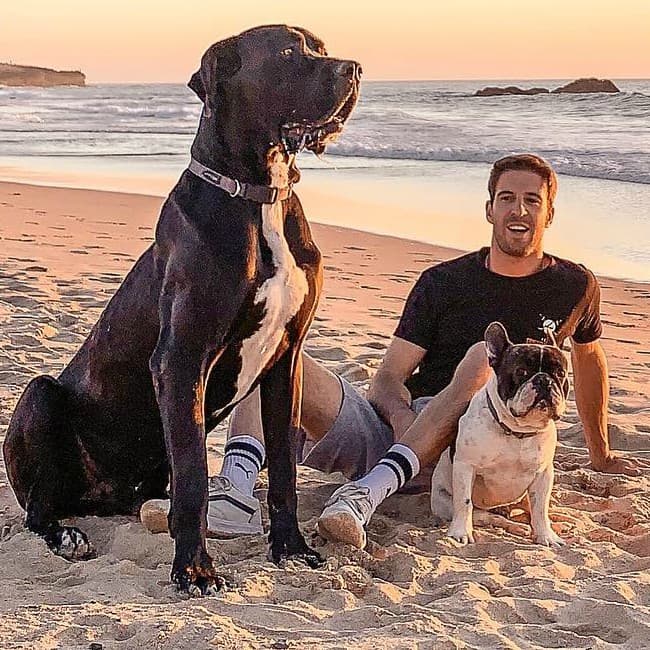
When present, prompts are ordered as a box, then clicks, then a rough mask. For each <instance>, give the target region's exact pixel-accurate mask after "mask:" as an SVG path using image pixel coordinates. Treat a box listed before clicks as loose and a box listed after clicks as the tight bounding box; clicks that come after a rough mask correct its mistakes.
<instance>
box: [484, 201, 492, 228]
mask: <svg viewBox="0 0 650 650" xmlns="http://www.w3.org/2000/svg"><path fill="white" fill-rule="evenodd" d="M485 218H486V219H487V220H488V223H494V217H493V216H492V201H491V200H490V199H488V200H487V201H486V202H485Z"/></svg>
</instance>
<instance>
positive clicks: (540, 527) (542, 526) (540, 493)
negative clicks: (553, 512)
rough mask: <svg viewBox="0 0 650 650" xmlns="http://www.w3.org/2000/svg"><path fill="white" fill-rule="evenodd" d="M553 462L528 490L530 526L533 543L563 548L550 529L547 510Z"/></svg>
mask: <svg viewBox="0 0 650 650" xmlns="http://www.w3.org/2000/svg"><path fill="white" fill-rule="evenodd" d="M553 476H554V470H553V462H552V461H551V462H550V463H549V464H548V465H547V466H546V467H545V468H544V469H543V470H541V471H540V472H539V473H538V474H536V475H535V478H534V479H533V482H532V483H531V485H530V487H529V488H528V498H529V500H530V526H531V528H532V529H533V541H535V542H537V543H538V544H542V545H544V546H555V547H558V546H564V544H565V542H564V540H563V539H562V538H561V537H560V536H559V535H558V534H557V533H556V532H555V531H554V530H553V529H552V528H551V520H550V518H549V516H548V509H549V505H550V503H551V490H552V489H553Z"/></svg>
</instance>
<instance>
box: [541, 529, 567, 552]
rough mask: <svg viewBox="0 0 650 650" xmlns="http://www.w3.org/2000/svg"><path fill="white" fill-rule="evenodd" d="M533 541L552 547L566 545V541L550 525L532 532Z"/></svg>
mask: <svg viewBox="0 0 650 650" xmlns="http://www.w3.org/2000/svg"><path fill="white" fill-rule="evenodd" d="M533 541H534V542H535V544H541V545H542V546H550V547H552V548H560V547H561V546H565V545H566V542H565V541H564V540H563V539H562V538H561V537H560V536H559V535H558V534H557V533H556V532H555V531H554V530H553V529H552V528H551V527H550V526H549V527H548V528H545V529H543V530H541V531H539V532H533Z"/></svg>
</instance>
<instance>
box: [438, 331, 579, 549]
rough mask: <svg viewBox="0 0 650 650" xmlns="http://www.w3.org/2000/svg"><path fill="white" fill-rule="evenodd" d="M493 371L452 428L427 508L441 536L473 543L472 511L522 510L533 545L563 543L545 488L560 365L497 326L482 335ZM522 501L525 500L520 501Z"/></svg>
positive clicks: (565, 385) (561, 360)
mask: <svg viewBox="0 0 650 650" xmlns="http://www.w3.org/2000/svg"><path fill="white" fill-rule="evenodd" d="M484 339H485V346H486V351H487V356H488V361H489V363H490V366H491V368H492V370H493V373H492V376H491V377H490V379H489V380H488V382H487V384H486V385H485V386H484V387H483V388H482V389H481V390H480V391H478V392H477V393H476V395H474V397H473V398H472V400H471V401H470V404H469V407H468V409H467V411H466V412H465V414H464V415H463V416H462V417H461V419H460V421H459V425H458V437H457V439H456V444H455V453H453V452H452V451H451V450H450V449H447V450H446V451H445V452H444V454H443V455H442V456H441V458H440V461H439V462H438V464H437V466H436V468H435V471H434V473H433V476H432V480H431V510H432V512H433V514H434V516H436V517H437V518H439V519H441V520H445V521H449V520H451V524H450V526H449V531H448V536H449V537H451V538H452V539H454V540H456V541H457V542H459V543H461V544H467V543H470V542H474V535H473V517H472V515H473V506H476V507H477V508H480V509H482V510H490V509H492V508H497V507H499V506H506V505H510V504H514V503H518V502H522V505H523V506H524V508H526V506H529V511H530V523H531V528H532V533H533V540H534V541H535V542H537V543H538V544H542V545H544V546H553V547H558V546H561V545H563V544H564V540H562V538H561V537H559V536H558V535H557V534H556V533H555V532H554V531H553V529H552V528H551V522H550V519H549V515H548V509H549V502H550V499H551V489H552V487H553V456H554V455H555V447H556V444H557V429H556V426H555V421H556V420H558V419H559V418H560V417H561V416H562V415H563V414H564V412H565V410H566V398H567V395H568V392H569V380H568V376H567V365H568V364H567V360H566V358H565V356H564V354H563V353H562V351H561V350H560V349H559V347H557V345H556V343H555V341H554V340H553V339H552V336H551V339H552V341H553V344H552V345H546V344H537V343H525V344H513V343H512V342H511V341H510V340H509V338H508V334H507V332H506V330H505V328H504V327H503V325H501V324H500V323H497V322H494V323H491V324H490V325H489V326H488V327H487V329H486V330H485V336H484ZM527 501H528V503H526V502H527Z"/></svg>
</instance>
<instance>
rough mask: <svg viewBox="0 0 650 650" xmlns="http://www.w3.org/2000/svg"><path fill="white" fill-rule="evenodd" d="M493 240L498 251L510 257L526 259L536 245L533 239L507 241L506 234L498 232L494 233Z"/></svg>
mask: <svg viewBox="0 0 650 650" xmlns="http://www.w3.org/2000/svg"><path fill="white" fill-rule="evenodd" d="M494 239H495V241H496V244H497V247H498V248H499V250H500V251H501V252H502V253H505V254H506V255H509V256H510V257H527V256H528V255H530V254H531V253H532V252H533V251H534V250H535V248H536V246H537V243H538V242H537V239H536V238H535V237H533V238H531V239H529V240H528V241H521V242H513V241H509V238H508V234H507V233H499V232H495V233H494Z"/></svg>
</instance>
